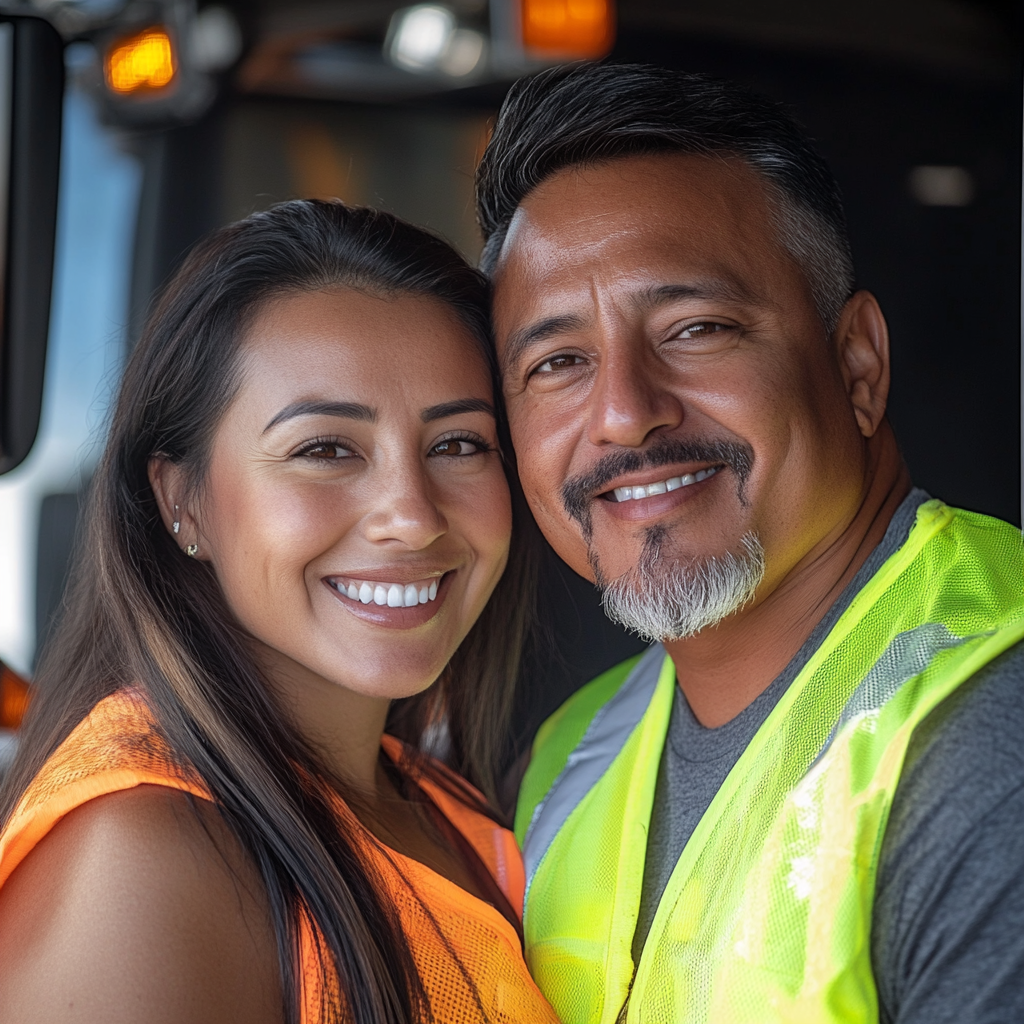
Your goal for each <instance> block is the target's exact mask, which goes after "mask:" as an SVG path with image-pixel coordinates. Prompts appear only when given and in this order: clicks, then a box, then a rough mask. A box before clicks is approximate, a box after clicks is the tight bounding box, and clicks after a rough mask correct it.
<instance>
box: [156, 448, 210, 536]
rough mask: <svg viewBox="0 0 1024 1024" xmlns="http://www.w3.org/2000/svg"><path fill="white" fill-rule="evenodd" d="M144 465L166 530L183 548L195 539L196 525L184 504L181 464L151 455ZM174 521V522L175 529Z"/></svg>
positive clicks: (183, 481)
mask: <svg viewBox="0 0 1024 1024" xmlns="http://www.w3.org/2000/svg"><path fill="white" fill-rule="evenodd" d="M146 469H147V473H148V475H149V485H150V487H152V488H153V495H154V497H155V498H156V503H157V507H158V508H159V509H160V518H161V519H162V520H163V524H164V527H165V528H166V530H167V532H168V533H170V534H172V535H173V536H174V542H175V543H176V544H177V545H178V547H180V548H182V549H183V550H184V549H185V548H186V547H187V546H188V545H189V544H195V543H197V542H198V529H197V527H196V523H195V520H194V519H193V518H192V515H191V513H190V512H189V510H188V506H187V505H186V504H185V474H184V472H183V471H182V469H181V467H180V466H179V465H177V463H174V462H171V460H170V459H168V458H167V457H166V456H163V455H154V456H153V457H152V458H151V459H150V460H149V464H148V465H147V467H146ZM175 523H177V524H178V530H177V533H175V530H174V524H175Z"/></svg>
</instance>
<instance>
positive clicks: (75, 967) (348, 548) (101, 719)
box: [0, 201, 554, 1024]
mask: <svg viewBox="0 0 1024 1024" xmlns="http://www.w3.org/2000/svg"><path fill="white" fill-rule="evenodd" d="M489 351H490V350H489V348H488V345H487V317H486V289H485V285H484V282H483V280H482V279H481V278H480V277H479V275H477V274H476V272H475V271H473V270H471V269H470V268H469V267H467V266H466V264H465V263H463V261H462V260H461V259H460V258H459V257H458V256H457V255H456V254H455V253H454V252H453V251H452V250H451V249H450V248H449V247H448V246H447V245H445V244H444V243H443V242H441V241H439V240H437V239H435V238H433V237H432V236H430V235H427V234H425V233H423V232H421V231H419V230H418V229H415V228H412V227H410V226H409V225H406V224H404V223H402V222H400V221H398V220H396V219H394V218H392V217H390V216H388V215H385V214H382V213H379V212H375V211H372V210H364V209H350V208H346V207H345V206H343V205H341V204H332V203H323V202H313V201H308V202H295V203H288V204H284V205H282V206H279V207H276V208H275V209H273V210H271V211H269V212H267V213H262V214H256V215H254V216H252V217H250V218H248V219H247V220H245V221H242V222H240V223H238V224H234V225H232V226H230V227H227V228H224V229H222V230H220V231H219V232H217V233H215V234H214V235H213V236H212V237H211V238H210V239H208V240H207V241H206V242H204V243H202V244H201V245H200V246H199V247H198V248H197V249H196V251H194V252H193V253H192V255H191V256H190V257H189V259H188V260H187V261H186V263H185V264H184V266H183V267H182V269H181V270H180V271H179V273H178V274H177V275H176V277H175V279H174V280H173V281H172V282H171V284H170V286H169V287H168V289H167V291H166V292H165V294H164V295H163V297H162V299H161V300H160V303H159V305H158V306H157V307H156V309H155V311H154V312H153V314H152V316H151V317H150V320H149V323H148V326H147V328H146V331H145V333H144V336H143V338H142V340H141V341H140V343H139V345H138V347H137V348H136V350H135V352H134V353H133V355H132V357H131V359H130V361H129V365H128V367H127V369H126V372H125V376H124V380H123V383H122V386H121V391H120V397H119V400H118V404H117V408H116V412H115V415H114V419H113V423H112V427H111V432H110V437H109V441H108V444H107V448H106V452H105V455H104V457H103V460H102V462H101V464H100V468H99V470H98V472H97V475H96V478H95V480H94V483H93V490H92V494H91V498H90V506H89V513H88V527H87V532H86V534H85V539H84V544H83V549H82V555H81V559H80V563H79V565H78V567H77V571H76V573H75V577H74V582H73V589H72V591H71V596H70V598H69V604H68V608H67V611H66V614H65V619H64V622H63V625H62V627H61V630H60V632H59V635H58V637H57V638H56V640H55V641H54V643H53V644H52V646H51V647H50V649H49V650H48V652H47V654H46V656H45V659H44V661H43V664H42V665H41V666H40V670H39V673H38V691H39V696H38V698H37V699H36V704H35V706H34V707H33V709H32V710H31V712H30V716H29V719H30V720H29V722H28V724H27V727H26V732H25V735H24V738H23V741H22V746H21V749H20V751H19V755H18V761H17V763H16V765H15V767H14V769H13V770H12V773H11V775H10V776H9V777H8V780H7V784H6V797H5V799H4V801H3V804H2V806H0V815H2V819H0V820H2V821H3V822H4V831H3V833H2V836H0V1021H3V1022H7V1021H18V1022H19V1024H24V1022H26V1021H29V1020H40V1021H42V1020H46V1021H55V1020H75V1021H78V1020H82V1021H101V1020H102V1021H103V1022H105V1024H110V1022H113V1021H121V1020H125V1021H127V1020H132V1021H137V1020H146V1021H147V1022H149V1024H152V1022H156V1021H168V1022H170V1021H186V1020H187V1021H189V1022H201V1021H207V1020H208V1021H211V1022H213V1021H217V1022H218V1024H223V1022H229V1021H239V1022H242V1021H244V1022H246V1024H254V1022H262V1021H268V1022H270V1021H274V1022H279V1021H282V1020H284V1021H300V1020H301V1021H309V1022H311V1021H320V1020H352V1021H358V1022H359V1024H364V1022H381V1024H396V1022H402V1021H420V1020H437V1021H451V1022H461V1021H474V1022H475V1021H482V1020H493V1021H530V1022H534V1021H537V1022H542V1021H549V1020H552V1021H553V1020H554V1017H553V1015H552V1013H551V1011H550V1009H549V1008H548V1007H547V1005H546V1004H545V1003H544V1001H543V999H542V997H541V996H540V994H539V992H538V991H537V989H536V988H535V986H534V985H533V983H532V981H531V980H530V979H529V975H528V974H527V972H526V968H525V964H524V963H523V958H522V953H521V945H520V939H519V936H518V935H517V928H518V912H519V909H520V906H521V900H522V886H523V878H522V868H521V864H520V863H519V861H518V854H517V853H516V851H515V847H514V843H513V841H512V839H511V836H510V834H509V833H508V832H506V831H505V830H504V829H502V828H500V827H499V826H498V825H497V824H496V822H495V821H494V819H493V817H491V816H490V815H489V812H488V811H487V807H486V804H485V801H484V799H483V798H482V797H481V796H480V795H479V793H478V792H477V791H476V790H474V789H473V788H472V787H471V786H469V785H468V784H467V783H464V782H463V781H462V779H461V778H459V777H458V776H456V775H455V774H454V773H452V772H450V771H447V770H446V769H444V768H442V767H441V765H440V764H439V763H438V762H436V761H432V760H431V759H429V758H428V757H426V756H425V755H423V754H418V753H416V752H415V751H416V747H417V746H423V745H424V743H425V740H426V739H431V742H432V743H433V746H434V747H435V749H436V748H438V747H441V746H445V747H446V748H447V750H448V760H449V762H450V763H453V764H455V765H456V766H457V767H458V768H459V770H460V771H461V772H462V774H463V775H464V776H465V777H467V778H469V779H471V780H473V781H474V782H475V783H477V785H479V786H480V787H481V788H482V789H483V791H484V792H485V793H487V794H488V795H489V796H491V797H493V795H494V791H495V784H494V778H493V775H492V770H491V767H490V766H491V764H492V763H493V755H494V753H495V750H496V747H497V745H498V744H499V743H500V740H501V730H502V728H503V725H504V722H505V720H506V717H507V711H508V708H509V702H510V686H511V682H512V680H513V678H514V675H515V671H516V667H517V656H518V653H517V652H518V651H519V648H520V646H521V642H522V638H523V631H524V609H525V608H526V607H527V600H528V597H529V588H530V577H531V570H530V564H531V560H530V558H529V557H528V556H527V551H526V548H525V546H524V544H523V543H522V541H521V538H520V536H519V535H520V534H522V533H523V530H524V523H525V522H526V519H525V518H523V517H520V516H516V517H513V514H512V508H511V503H510V489H509V480H510V479H511V478H510V477H509V476H508V475H507V468H506V466H505V464H504V463H503V460H502V450H503V445H504V436H503V429H502V423H501V421H500V419H499V418H498V415H497V413H496V397H495V396H496V391H495V367H494V365H493V363H492V362H491V356H490V354H489ZM504 450H506V451H507V450H508V449H507V448H504ZM510 537H512V538H513V539H512V547H511V551H512V552H513V557H512V558H511V559H510V557H509V552H510ZM506 563H508V567H507V570H506ZM503 572H504V575H503ZM432 684H433V685H432ZM386 729H387V731H388V732H390V733H391V734H392V735H391V736H383V739H382V734H384V733H385V730H386ZM398 735H400V736H402V737H404V738H405V739H406V740H407V741H408V743H409V745H407V746H404V745H403V744H402V743H401V742H399V740H398V739H396V738H394V737H395V736H398Z"/></svg>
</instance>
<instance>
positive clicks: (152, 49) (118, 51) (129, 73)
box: [103, 25, 177, 95]
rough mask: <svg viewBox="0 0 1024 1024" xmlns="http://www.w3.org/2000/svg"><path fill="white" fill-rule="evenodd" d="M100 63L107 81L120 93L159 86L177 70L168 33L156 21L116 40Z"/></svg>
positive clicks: (168, 80)
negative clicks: (151, 25) (155, 23)
mask: <svg viewBox="0 0 1024 1024" xmlns="http://www.w3.org/2000/svg"><path fill="white" fill-rule="evenodd" d="M103 64H104V70H105V72H106V76H107V84H108V85H109V86H110V88H111V89H112V90H113V91H114V92H116V93H121V94H122V95H125V94H128V93H133V92H139V91H141V90H146V91H153V90H157V89H163V88H164V87H165V86H167V85H169V84H170V82H171V80H172V79H173V78H174V74H175V71H176V70H177V61H176V60H175V57H174V47H173V46H172V45H171V37H170V35H169V34H168V32H167V30H166V29H165V28H162V27H160V26H159V25H157V26H153V27H150V28H145V29H143V30H142V31H141V32H136V33H135V35H131V36H126V37H125V38H123V39H119V40H117V41H116V42H115V43H114V44H113V45H112V46H111V47H110V49H109V50H107V58H106V60H105V61H104V62H103Z"/></svg>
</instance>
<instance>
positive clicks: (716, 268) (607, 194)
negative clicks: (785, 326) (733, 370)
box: [494, 154, 778, 310]
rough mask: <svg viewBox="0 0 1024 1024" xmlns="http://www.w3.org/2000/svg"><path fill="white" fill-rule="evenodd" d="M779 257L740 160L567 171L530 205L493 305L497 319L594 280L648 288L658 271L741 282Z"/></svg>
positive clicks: (517, 226) (502, 264) (672, 159)
mask: <svg viewBox="0 0 1024 1024" xmlns="http://www.w3.org/2000/svg"><path fill="white" fill-rule="evenodd" d="M777 253H778V245H777V242H776V239H775V231H774V227H773V225H772V223H771V219H770V217H769V212H768V206H767V202H766V197H765V193H764V189H763V187H762V185H761V182H760V179H759V177H758V176H757V175H756V173H755V172H754V171H752V170H751V169H750V168H749V167H748V166H747V165H746V164H745V163H743V161H741V160H739V159H738V158H732V157H728V156H723V157H718V156H694V155H691V154H658V155H653V156H641V157H625V158H619V159H616V160H614V161H609V162H607V163H604V164H599V165H596V166H585V167H573V168H567V169H565V170H563V171H560V172H558V173H557V174H554V175H552V176H551V177H550V178H548V179H547V180H545V181H544V182H542V183H541V185H539V186H538V187H537V188H536V189H535V190H534V191H533V192H532V193H531V194H530V195H529V196H527V197H526V199H525V200H524V201H523V203H522V204H521V205H520V207H519V209H518V210H517V211H516V214H515V215H514V217H513V219H512V222H511V224H510V225H509V230H508V233H507V235H506V238H505V241H504V244H503V246H502V250H501V254H500V257H499V260H498V262H497V265H496V268H495V272H494V284H495V290H496V299H497V304H498V307H499V310H500V307H502V306H507V305H508V304H509V302H514V303H515V304H516V306H519V305H520V304H521V303H522V301H523V300H524V299H526V298H529V300H531V304H532V300H535V299H536V298H538V292H537V289H538V288H540V289H541V290H542V292H543V294H544V295H545V296H552V297H553V295H554V294H555V293H564V292H566V291H572V290H573V289H574V288H576V287H586V286H587V285H586V281H587V280H589V279H590V278H591V277H592V276H594V275H597V276H600V277H602V278H604V279H611V278H614V279H615V280H616V281H618V282H619V283H622V284H627V285H631V286H632V287H644V286H646V285H647V284H649V274H650V272H652V271H654V272H657V271H658V269H659V268H664V269H665V270H666V271H667V270H669V268H671V269H672V271H674V272H683V273H684V275H686V276H690V275H695V276H697V277H702V278H707V277H716V278H723V279H729V278H732V279H736V280H742V279H743V278H744V277H749V276H750V275H751V274H755V275H760V273H761V272H762V268H758V269H756V270H755V266H754V265H755V264H760V263H762V260H763V258H764V257H769V258H770V257H771V256H774V255H776V254H777ZM751 283H753V282H751ZM524 288H527V289H529V292H528V293H527V294H526V295H524V294H523V289H524Z"/></svg>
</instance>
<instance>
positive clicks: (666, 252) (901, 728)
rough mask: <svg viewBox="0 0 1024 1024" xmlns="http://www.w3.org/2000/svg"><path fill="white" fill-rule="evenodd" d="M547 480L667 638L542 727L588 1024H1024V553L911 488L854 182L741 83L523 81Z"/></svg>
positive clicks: (564, 898) (638, 611) (505, 164)
mask: <svg viewBox="0 0 1024 1024" xmlns="http://www.w3.org/2000/svg"><path fill="white" fill-rule="evenodd" d="M478 197H479V211H480V219H481V223H482V225H483V228H484V233H485V236H486V239H487V241H486V247H485V250H484V260H483V263H484V268H485V270H487V272H488V273H490V275H491V276H492V279H493V282H494V286H495V299H494V319H495V334H496V343H497V347H498V354H499V357H500V360H501V366H502V372H503V378H504V388H505V395H506V400H507V404H508V410H509V417H510V422H511V429H512V436H513V441H514V444H515V448H516V452H517V455H518V459H519V467H520V475H521V478H522V482H523V487H524V489H525V492H526V496H527V498H528V500H529V502H530V505H531V507H532V509H533V512H534V514H535V516H536V518H537V521H538V523H539V524H540V526H541V529H542V530H543V531H544V533H545V535H546V536H547V538H548V540H549V541H550V542H551V544H552V545H553V547H554V549H555V550H556V551H557V552H558V554H559V555H560V556H561V557H562V558H563V559H565V561H566V562H567V563H568V564H569V565H570V566H572V568H573V569H575V570H576V571H577V572H579V573H580V574H582V575H584V576H586V577H588V578H590V579H591V580H593V581H594V582H595V583H596V584H597V586H598V587H599V588H600V590H601V593H602V595H603V602H604V607H605V609H606V610H607V612H608V614H609V615H610V616H611V618H613V619H614V620H616V621H618V622H620V623H623V624H624V625H626V626H628V627H630V628H631V629H633V630H635V631H637V632H638V633H640V634H642V635H644V636H646V637H648V638H649V639H651V640H652V641H656V642H657V645H656V646H654V647H652V648H651V650H650V651H649V652H648V653H647V654H646V655H644V656H642V657H640V658H639V659H634V660H633V661H631V662H629V663H627V664H625V665H622V666H619V667H617V668H615V669H612V670H611V671H610V672H608V673H606V674H605V675H604V676H602V677H600V678H599V679H597V680H595V681H593V682H592V683H590V684H589V685H588V686H586V687H584V688H583V689H582V690H581V691H579V692H578V693H577V694H575V695H574V696H573V697H572V698H571V699H570V700H569V701H568V702H567V703H566V704H565V705H564V706H563V707H562V709H561V710H559V711H558V712H557V713H556V714H555V715H554V716H553V717H552V718H551V719H550V720H549V721H548V722H547V723H546V724H545V726H544V727H543V728H542V729H541V731H540V733H539V734H538V737H537V740H536V743H535V745H534V751H533V760H532V763H531V765H530V768H529V770H528V772H527V775H526V778H525V780H524V783H523V787H522V791H521V795H520V804H519V812H518V816H517V828H518V833H519V836H520V839H521V841H522V840H525V842H524V851H525V858H526V862H527V873H528V895H527V900H526V910H525V932H526V943H527V957H528V960H529V963H530V965H531V969H532V971H533V972H534V976H535V977H536V979H537V981H538V983H539V985H540V986H541V988H542V990H543V991H544V992H545V994H546V995H547V996H548V998H549V999H550V1000H551V1002H552V1004H553V1005H554V1006H555V1008H556V1010H557V1011H558V1013H559V1014H560V1016H561V1017H562V1019H563V1020H565V1021H566V1022H568V1024H583V1022H598V1021H600V1022H608V1024H611V1022H615V1021H618V1020H624V1021H627V1022H638V1024H656V1022H662V1021H664V1022H668V1021H672V1022H676V1021H685V1022H695V1021H700V1022H705V1021H707V1022H713V1024H731V1022H740V1021H742V1022H750V1024H754V1022H757V1024H764V1022H768V1021H792V1022H797V1021H799V1022H812V1021H813V1022H819V1021H844V1022H853V1021H857V1022H860V1021H876V1020H879V1019H881V1020H884V1021H893V1022H899V1024H926V1022H927V1024H936V1022H940V1021H958V1022H963V1021H971V1022H973V1024H977V1022H981V1021H992V1022H996V1021H999V1022H1002V1021H1010V1020H1024V749H1022V748H1024V744H1022V742H1021V737H1022V735H1024V689H1022V687H1024V646H1022V644H1021V642H1020V641H1021V638H1022V637H1024V545H1022V542H1021V538H1020V534H1019V532H1018V531H1017V530H1016V529H1014V528H1012V527H1010V526H1009V525H1007V524H1005V523H1000V522H997V521H995V520H991V519H987V518H985V517H983V516H978V515H974V514H971V513H965V512H960V511H955V510H951V509H948V508H947V507H946V506H944V505H943V504H942V503H941V502H939V501H934V500H930V499H929V496H928V495H926V494H924V493H923V492H921V491H919V490H915V489H913V488H912V485H911V481H910V478H909V475H908V472H907V469H906V467H905V465H904V463H903V460H902V458H901V456H900V452H899V449H898V447H897V444H896V440H895V437H894V435H893V432H892V429H891V427H890V425H889V422H888V420H887V419H886V417H885V407H886V399H887V393H888V387H889V339H888V334H887V329H886V324H885V320H884V318H883V316H882V313H881V311H880V309H879V307H878V303H877V302H876V300H875V299H874V297H873V296H872V295H870V294H869V293H867V292H865V291H855V290H854V287H853V283H854V277H853V266H852V260H851V256H850V250H849V244H848V241H847V235H846V226H845V222H844V217H843V211H842V207H841V203H840V199H839V193H838V189H837V186H836V184H835V182H834V180H833V178H832V176H831V174H830V172H829V171H828V169H827V167H826V166H825V164H824V162H823V161H822V160H821V158H820V157H818V156H817V155H816V153H815V152H814V151H813V149H812V147H811V146H810V144H809V143H808V141H807V140H806V138H805V137H804V135H803V134H802V132H801V130H800V129H799V128H798V127H797V126H796V125H795V124H794V122H793V121H792V120H791V119H790V118H789V117H788V116H787V115H786V114H785V113H783V112H781V111H780V110H779V109H778V108H777V107H776V106H775V105H774V104H772V103H770V102H768V101H767V100H763V99H759V98H757V97H754V96H751V95H749V94H747V93H745V92H744V91H742V90H740V89H738V88H735V87H732V86H729V85H727V84H723V83H716V82H713V81H710V80H707V79H704V78H701V77H697V76H688V75H683V74H679V73H675V72H669V71H665V70H659V69H655V68H645V67H636V66H631V67H627V66H611V65H608V66H600V65H589V66H588V65H581V66H575V67H573V68H570V69H560V70H556V71H553V72H548V73H545V74H542V75H539V76H537V77H536V78H534V79H532V80H529V81H524V82H520V83H519V84H518V85H517V86H515V87H514V88H513V90H512V92H511V93H510V95H509V97H508V99H507V100H506V102H505V105H504V107H503V109H502V112H501V114H500V116H499V118H498V122H497V125H496V127H495V131H494V135H493V138H492V139H491V142H490V144H489V146H488V149H487V151H486V153H485V155H484V158H483V162H482V165H481V168H480V172H479V178H478Z"/></svg>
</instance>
